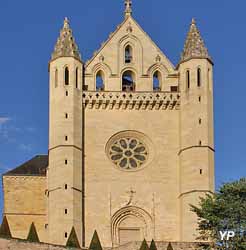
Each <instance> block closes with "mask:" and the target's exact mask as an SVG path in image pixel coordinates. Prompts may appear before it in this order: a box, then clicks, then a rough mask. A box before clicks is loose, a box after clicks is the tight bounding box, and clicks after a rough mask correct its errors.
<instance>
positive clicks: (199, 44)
mask: <svg viewBox="0 0 246 250" xmlns="http://www.w3.org/2000/svg"><path fill="white" fill-rule="evenodd" d="M192 58H206V59H209V60H210V61H212V58H211V57H210V56H209V54H208V49H207V48H206V46H205V44H204V41H203V39H202V37H201V35H200V32H199V30H198V28H197V25H196V20H195V19H194V18H192V21H191V25H190V31H189V32H188V35H187V38H186V42H185V46H184V50H183V52H182V54H181V60H180V62H183V61H186V60H189V59H192Z"/></svg>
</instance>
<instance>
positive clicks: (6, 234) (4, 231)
mask: <svg viewBox="0 0 246 250" xmlns="http://www.w3.org/2000/svg"><path fill="white" fill-rule="evenodd" d="M0 237H3V238H12V235H11V231H10V228H9V223H8V220H7V217H6V216H4V217H3V221H2V224H1V227H0Z"/></svg>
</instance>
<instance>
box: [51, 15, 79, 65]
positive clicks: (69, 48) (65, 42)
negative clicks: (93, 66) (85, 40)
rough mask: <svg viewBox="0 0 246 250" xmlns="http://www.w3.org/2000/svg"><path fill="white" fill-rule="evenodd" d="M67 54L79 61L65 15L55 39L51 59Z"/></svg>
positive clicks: (77, 51)
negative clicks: (58, 34)
mask: <svg viewBox="0 0 246 250" xmlns="http://www.w3.org/2000/svg"><path fill="white" fill-rule="evenodd" d="M68 56H71V57H74V58H76V59H78V60H80V61H81V56H80V53H79V49H78V46H77V44H76V42H75V39H74V37H73V32H72V29H71V28H70V25H69V20H68V18H67V17H65V19H64V24H63V28H62V29H61V31H60V36H59V38H58V39H57V42H56V45H55V49H54V52H53V54H52V57H51V59H52V60H54V59H57V58H59V57H68Z"/></svg>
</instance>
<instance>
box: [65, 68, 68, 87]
mask: <svg viewBox="0 0 246 250" xmlns="http://www.w3.org/2000/svg"><path fill="white" fill-rule="evenodd" d="M65 85H69V69H68V67H66V68H65Z"/></svg>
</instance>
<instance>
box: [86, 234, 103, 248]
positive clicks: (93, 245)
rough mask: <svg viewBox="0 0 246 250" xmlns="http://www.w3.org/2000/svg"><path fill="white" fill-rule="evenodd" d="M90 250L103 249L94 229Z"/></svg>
mask: <svg viewBox="0 0 246 250" xmlns="http://www.w3.org/2000/svg"><path fill="white" fill-rule="evenodd" d="M89 249H90V250H103V249H102V245H101V242H100V239H99V237H98V234H97V231H96V230H95V232H94V234H93V237H92V239H91V244H90V246H89Z"/></svg>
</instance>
